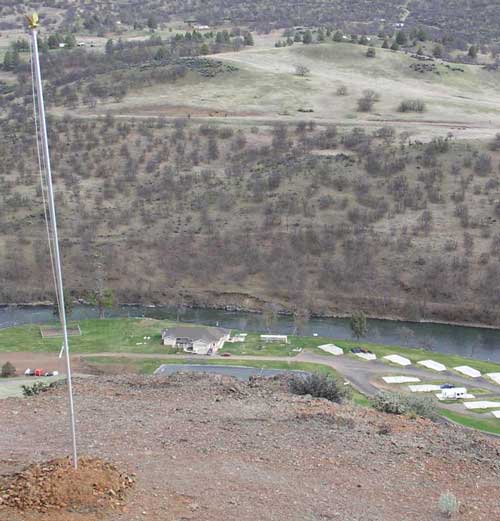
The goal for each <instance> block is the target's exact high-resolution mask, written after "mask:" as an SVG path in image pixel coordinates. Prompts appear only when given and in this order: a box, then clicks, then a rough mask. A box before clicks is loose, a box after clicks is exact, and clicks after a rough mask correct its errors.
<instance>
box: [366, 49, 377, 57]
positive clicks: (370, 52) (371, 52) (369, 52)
mask: <svg viewBox="0 0 500 521" xmlns="http://www.w3.org/2000/svg"><path fill="white" fill-rule="evenodd" d="M376 55H377V51H375V47H368V49H367V50H366V57H367V58H375V56H376Z"/></svg>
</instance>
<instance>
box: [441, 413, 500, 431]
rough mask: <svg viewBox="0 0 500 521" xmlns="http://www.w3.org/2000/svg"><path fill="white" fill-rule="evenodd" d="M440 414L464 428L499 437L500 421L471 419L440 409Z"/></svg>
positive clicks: (494, 419)
mask: <svg viewBox="0 0 500 521" xmlns="http://www.w3.org/2000/svg"><path fill="white" fill-rule="evenodd" d="M441 414H442V415H443V416H445V417H446V418H448V419H450V420H453V421H454V422H457V423H459V424H460V425H464V426H465V427H471V428H472V429H477V430H480V431H484V432H490V433H493V434H499V435H500V421H499V420H498V419H496V418H494V417H493V416H492V417H491V418H487V419H483V418H473V417H471V416H467V415H465V414H460V413H458V412H455V411H450V410H448V409H442V410H441Z"/></svg>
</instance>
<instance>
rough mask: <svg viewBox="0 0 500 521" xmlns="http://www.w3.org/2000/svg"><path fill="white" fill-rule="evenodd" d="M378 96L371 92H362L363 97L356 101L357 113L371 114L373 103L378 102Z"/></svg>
mask: <svg viewBox="0 0 500 521" xmlns="http://www.w3.org/2000/svg"><path fill="white" fill-rule="evenodd" d="M379 99H380V96H379V95H378V94H377V93H376V92H375V91H373V90H370V89H368V90H365V91H363V97H362V98H359V99H358V111H359V112H371V111H372V109H373V105H374V104H375V102H377V101H379Z"/></svg>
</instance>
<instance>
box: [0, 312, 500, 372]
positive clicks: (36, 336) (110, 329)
mask: <svg viewBox="0 0 500 521" xmlns="http://www.w3.org/2000/svg"><path fill="white" fill-rule="evenodd" d="M75 324H76V323H75ZM78 324H79V325H80V329H81V331H82V336H74V337H70V347H71V350H72V351H73V352H75V353H102V352H118V353H161V354H169V353H175V351H172V350H170V349H169V348H167V347H164V346H162V345H161V344H160V339H161V330H162V329H163V328H165V327H169V326H172V325H174V324H175V322H172V321H168V320H154V319H139V318H109V319H106V320H97V319H94V320H81V321H79V322H78ZM184 325H185V326H194V324H184ZM145 336H147V337H151V339H149V340H145V339H144V337H145ZM288 338H289V344H265V343H263V342H261V340H260V334H258V333H249V334H248V336H247V341H246V342H239V343H234V344H229V343H228V344H226V345H225V346H224V348H223V350H222V352H229V353H232V354H234V355H253V356H259V355H260V356H283V357H292V356H294V355H295V354H297V353H298V351H294V350H295V349H304V350H307V351H310V352H313V353H316V354H321V355H324V356H332V355H329V354H328V353H325V352H324V351H321V350H320V349H318V348H317V347H318V346H319V345H322V344H327V343H332V342H333V343H335V344H336V345H338V346H340V347H342V348H344V350H345V351H346V352H347V351H349V349H350V348H352V347H355V346H362V347H365V348H366V349H369V350H371V351H373V352H374V353H375V354H376V355H377V357H378V358H382V357H383V356H385V355H389V354H400V355H402V356H405V357H407V358H409V359H410V360H411V361H412V362H413V363H416V362H418V361H419V360H425V359H432V360H435V361H436V362H441V363H443V364H444V365H446V367H448V368H450V369H451V368H453V367H455V366H459V365H470V366H471V367H474V368H475V369H478V370H479V371H481V372H482V373H490V372H492V373H493V372H500V364H495V363H493V362H486V361H482V360H475V359H469V358H464V357H460V356H454V355H447V354H443V353H437V352H429V351H426V350H424V349H415V348H410V347H400V346H387V345H383V344H370V343H367V342H357V341H350V340H335V339H331V338H325V337H299V336H292V335H289V337H288ZM60 347H61V338H56V339H54V338H52V339H44V338H42V337H41V335H40V326H39V325H25V326H19V327H12V328H7V329H1V330H0V352H14V351H34V352H56V351H59V349H60ZM348 356H351V355H348ZM401 369H402V370H404V368H401ZM436 378H439V376H438V375H437V374H436ZM471 381H472V380H471Z"/></svg>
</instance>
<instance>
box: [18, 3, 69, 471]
mask: <svg viewBox="0 0 500 521" xmlns="http://www.w3.org/2000/svg"><path fill="white" fill-rule="evenodd" d="M27 18H28V22H29V28H30V31H31V38H32V48H33V62H34V69H35V80H36V90H37V97H38V110H39V113H40V137H41V141H42V150H43V157H44V161H45V168H46V174H47V194H48V197H47V199H48V204H49V215H50V226H51V229H52V236H53V248H54V251H53V253H54V267H55V271H56V283H57V287H56V293H57V294H58V297H59V298H58V304H59V318H60V321H61V326H62V330H63V336H64V344H63V345H64V350H65V352H66V372H67V378H68V397H69V413H70V420H71V438H72V445H73V467H74V468H75V469H76V468H78V455H77V451H76V427H75V409H74V405H73V386H72V381H71V361H70V357H69V342H68V328H67V323H66V309H65V306H64V286H63V276H62V267H61V254H60V251H59V236H58V231H57V219H56V208H55V201H54V187H53V185H52V171H51V167H50V152H49V140H48V136H47V122H46V119H45V105H44V100H43V85H42V74H41V70H40V56H39V53H38V38H37V33H38V31H37V27H38V15H37V14H36V13H33V14H32V15H30V16H28V17H27ZM33 103H35V100H33ZM37 139H38V136H37ZM49 246H50V244H49Z"/></svg>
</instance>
